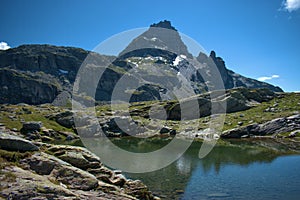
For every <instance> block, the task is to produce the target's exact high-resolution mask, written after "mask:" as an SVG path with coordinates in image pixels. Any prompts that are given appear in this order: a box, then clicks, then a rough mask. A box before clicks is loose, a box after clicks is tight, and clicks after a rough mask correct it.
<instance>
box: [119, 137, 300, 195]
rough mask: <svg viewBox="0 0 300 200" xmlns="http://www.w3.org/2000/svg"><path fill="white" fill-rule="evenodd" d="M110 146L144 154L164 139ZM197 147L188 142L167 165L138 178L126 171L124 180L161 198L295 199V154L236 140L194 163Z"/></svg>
mask: <svg viewBox="0 0 300 200" xmlns="http://www.w3.org/2000/svg"><path fill="white" fill-rule="evenodd" d="M115 143H116V144H118V145H119V146H122V148H124V149H132V148H133V149H134V151H135V152H137V151H138V150H139V149H140V150H141V152H145V151H150V150H152V149H156V148H157V147H158V146H163V145H165V144H166V141H163V140H162V142H157V141H156V142H155V143H154V144H152V145H145V144H144V143H141V142H135V140H134V139H121V140H116V141H115ZM258 143H259V145H257V144H258ZM134 144H136V145H134ZM201 144H202V143H200V142H194V143H193V144H192V146H191V147H190V148H189V149H188V150H187V151H186V152H185V154H184V155H183V156H182V157H180V158H179V159H178V160H177V161H175V162H174V163H172V164H171V165H169V166H168V167H165V168H163V169H160V170H157V171H154V172H149V173H143V174H128V173H127V174H126V177H128V178H133V179H140V180H142V181H143V182H144V183H145V184H146V185H147V186H148V187H149V188H150V190H151V191H152V192H153V193H154V194H155V195H157V196H159V197H161V198H162V199H184V200H185V199H187V200H189V199H230V200H231V199H247V200H248V199H264V200H265V199H272V200H276V199H284V200H289V199H300V156H299V155H289V154H287V152H286V149H285V148H284V147H282V146H276V145H273V144H272V143H271V144H270V142H268V141H263V142H262V141H259V142H258V141H256V142H254V143H250V142H249V141H242V140H241V141H233V142H230V144H228V143H227V144H226V145H218V146H216V147H215V148H214V149H213V151H212V152H210V153H209V155H208V156H207V157H205V158H204V159H199V158H198V152H199V148H200V146H201ZM272 145H273V146H274V147H272ZM264 146H269V147H270V146H271V147H272V150H271V149H270V148H264ZM129 147H130V148H129Z"/></svg>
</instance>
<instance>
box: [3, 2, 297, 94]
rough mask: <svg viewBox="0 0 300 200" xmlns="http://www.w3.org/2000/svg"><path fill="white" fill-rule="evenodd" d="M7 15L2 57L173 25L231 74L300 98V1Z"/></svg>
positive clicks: (96, 6)
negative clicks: (20, 49) (12, 50)
mask: <svg viewBox="0 0 300 200" xmlns="http://www.w3.org/2000/svg"><path fill="white" fill-rule="evenodd" d="M0 7H1V18H0V26H1V28H0V49H1V48H2V49H5V48H8V47H9V46H10V47H16V46H19V45H21V44H53V45H60V46H74V47H81V48H84V49H87V50H92V49H93V48H94V47H96V46H97V45H98V44H99V43H100V42H102V41H104V40H105V39H107V38H109V37H111V36H112V35H115V34H118V33H120V32H123V31H126V30H130V29H134V28H140V27H147V26H149V25H150V24H152V23H155V22H158V21H160V20H164V19H167V20H170V21H171V22H172V25H173V26H175V27H176V29H177V30H179V31H180V32H182V33H184V34H186V35H187V36H189V37H191V38H193V39H194V40H196V41H197V42H198V43H199V44H201V45H202V46H203V47H204V49H206V50H207V51H211V50H215V51H216V53H217V55H218V56H221V57H222V58H223V59H224V60H225V62H226V65H227V67H228V68H229V69H231V70H233V71H235V72H237V73H240V74H242V75H245V76H248V77H251V78H256V79H258V78H261V80H266V81H267V82H269V83H272V84H274V85H278V86H280V87H281V88H283V89H284V90H285V91H300V66H299V65H300V0H284V1H283V0H218V1H217V0H206V1H201V0H195V1H191V0H185V1H177V0H170V1H168V0H164V1H162V0H159V1H158V0H151V1H142V0H126V1H124V0H107V1H101V0H99V1H83V0H82V1H78V0H51V1H50V0H44V1H38V0H26V1H23V0H18V1H16V0H1V1H0ZM6 43H7V45H6ZM263 77H264V78H263Z"/></svg>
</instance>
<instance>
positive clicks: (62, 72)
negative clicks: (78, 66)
mask: <svg viewBox="0 0 300 200" xmlns="http://www.w3.org/2000/svg"><path fill="white" fill-rule="evenodd" d="M58 71H59V72H60V73H61V74H68V73H69V72H68V71H66V70H62V69H58Z"/></svg>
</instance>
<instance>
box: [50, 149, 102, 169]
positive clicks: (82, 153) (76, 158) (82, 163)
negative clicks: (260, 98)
mask: <svg viewBox="0 0 300 200" xmlns="http://www.w3.org/2000/svg"><path fill="white" fill-rule="evenodd" d="M48 151H50V152H53V153H54V155H56V156H57V157H58V158H59V159H61V160H63V161H65V162H68V163H70V164H71V165H73V166H75V167H78V168H80V169H83V170H87V169H94V168H98V167H100V166H101V162H100V159H99V157H97V156H96V155H95V154H93V153H91V152H89V151H87V150H86V149H84V148H81V147H75V146H74V147H73V146H65V145H56V146H53V147H51V148H49V149H48Z"/></svg>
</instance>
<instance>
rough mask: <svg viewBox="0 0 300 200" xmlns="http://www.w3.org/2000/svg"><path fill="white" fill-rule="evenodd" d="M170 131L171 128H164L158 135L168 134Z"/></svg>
mask: <svg viewBox="0 0 300 200" xmlns="http://www.w3.org/2000/svg"><path fill="white" fill-rule="evenodd" d="M170 131H171V128H170V127H167V126H164V127H162V128H161V129H160V131H159V133H160V134H166V133H169V132H170Z"/></svg>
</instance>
